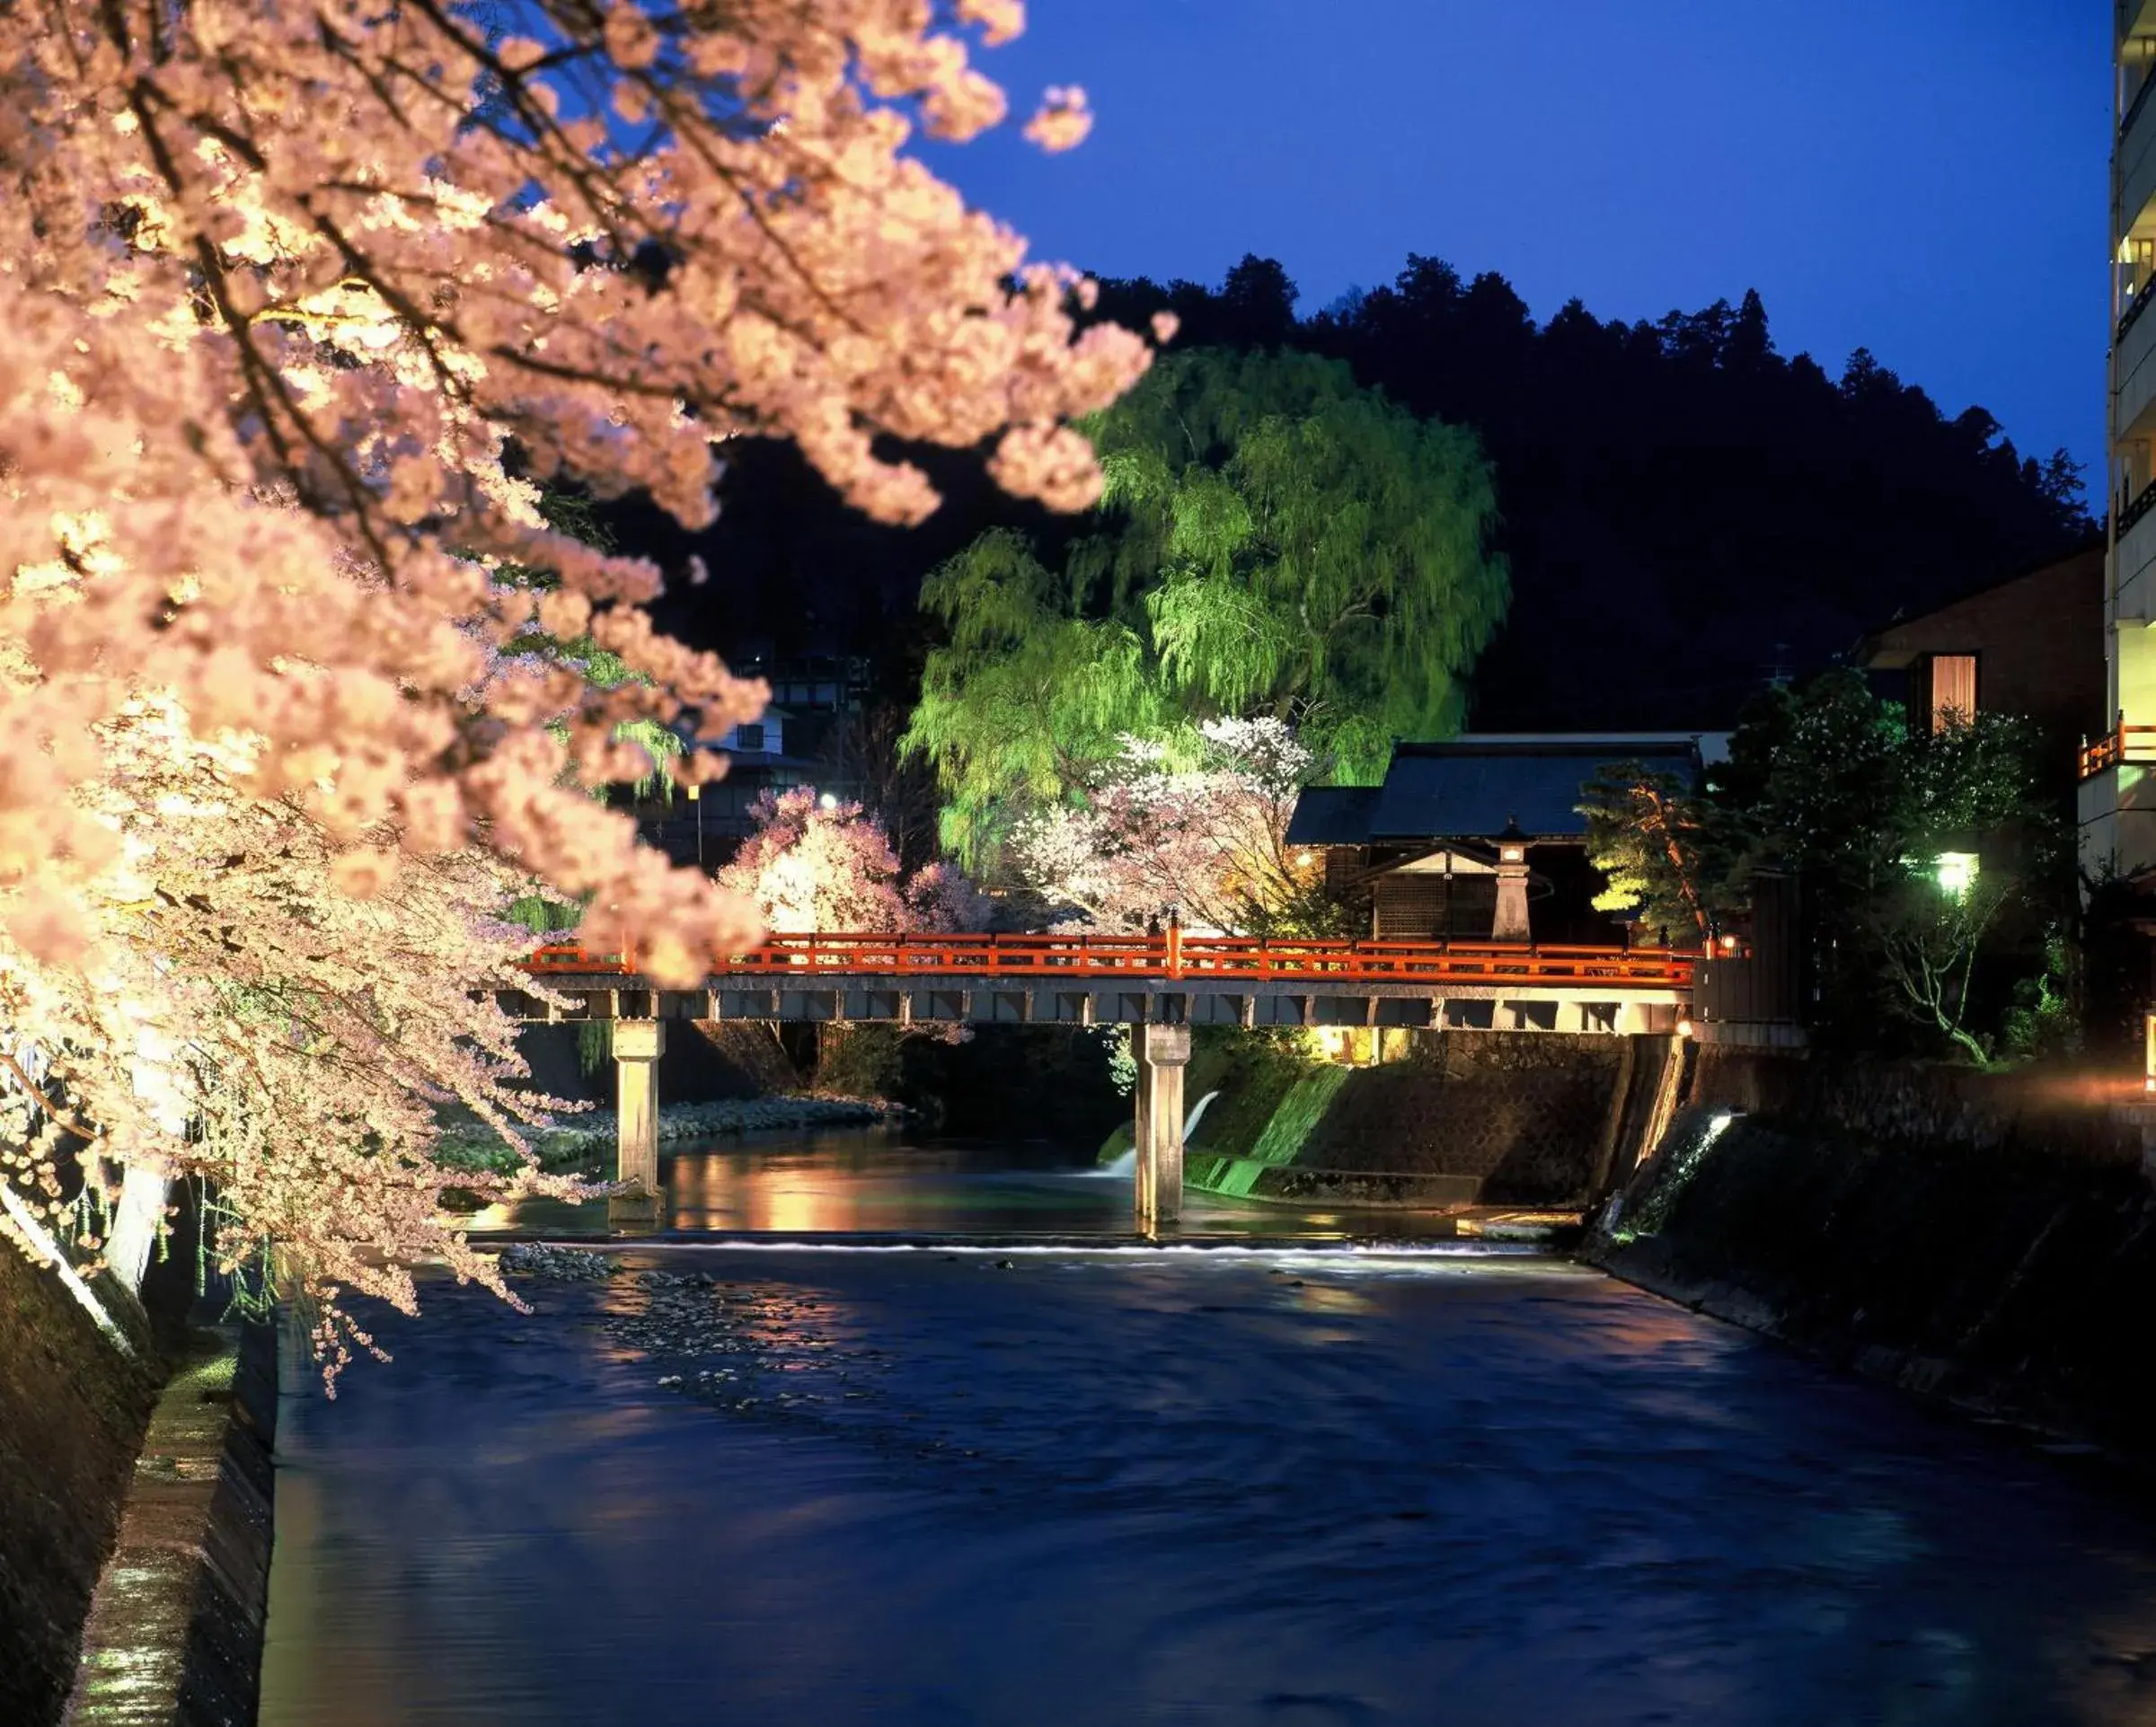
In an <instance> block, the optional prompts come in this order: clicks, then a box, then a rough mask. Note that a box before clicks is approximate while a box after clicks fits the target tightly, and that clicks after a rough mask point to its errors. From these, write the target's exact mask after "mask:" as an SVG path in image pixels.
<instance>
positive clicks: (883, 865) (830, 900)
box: [718, 786, 988, 934]
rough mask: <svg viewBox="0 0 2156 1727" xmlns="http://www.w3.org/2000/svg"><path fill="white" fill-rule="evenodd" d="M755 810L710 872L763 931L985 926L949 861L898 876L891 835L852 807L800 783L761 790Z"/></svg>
mask: <svg viewBox="0 0 2156 1727" xmlns="http://www.w3.org/2000/svg"><path fill="white" fill-rule="evenodd" d="M755 823H756V827H755V833H752V834H750V836H749V837H748V840H747V842H746V843H745V844H744V845H743V846H742V848H741V850H740V851H739V853H738V854H737V855H736V857H735V858H734V859H733V861H732V862H731V863H729V864H728V865H727V866H726V867H725V868H723V869H721V870H720V871H719V877H718V878H719V883H720V886H722V887H725V888H729V889H730V890H731V891H732V892H734V893H736V894H739V895H741V897H742V898H743V899H745V900H746V901H747V902H748V903H749V904H751V905H753V906H754V907H755V912H756V915H757V917H758V919H759V920H760V921H762V922H763V924H764V927H765V928H766V929H768V930H773V931H774V932H776V933H779V934H787V933H812V932H814V931H817V930H824V931H826V932H828V933H833V934H840V933H844V932H847V931H870V930H979V929H982V928H984V927H985V925H986V923H987V921H988V907H987V903H986V902H985V900H984V899H982V897H981V896H980V894H978V893H977V892H976V890H975V889H974V886H973V885H972V884H971V883H970V882H968V880H967V879H966V878H965V877H964V876H963V875H961V874H960V873H959V871H957V870H955V869H953V868H950V866H949V865H947V864H941V863H932V864H929V865H928V866H926V867H925V868H922V869H919V870H916V871H915V873H914V874H913V876H911V877H906V876H904V875H903V873H902V872H901V870H900V868H899V864H898V854H897V850H894V849H893V847H892V845H891V839H890V835H889V834H888V833H885V831H884V829H883V824H881V823H879V821H877V820H876V819H875V817H874V816H872V815H869V814H868V813H867V812H866V811H865V810H864V809H862V806H860V805H859V804H855V803H848V802H844V801H842V800H840V799H838V798H830V799H828V800H826V799H825V798H823V797H818V796H817V792H816V790H815V789H813V788H812V787H806V786H804V787H800V788H797V789H793V790H791V791H781V792H768V791H767V792H765V793H764V795H763V796H762V797H759V798H757V799H756V802H755Z"/></svg>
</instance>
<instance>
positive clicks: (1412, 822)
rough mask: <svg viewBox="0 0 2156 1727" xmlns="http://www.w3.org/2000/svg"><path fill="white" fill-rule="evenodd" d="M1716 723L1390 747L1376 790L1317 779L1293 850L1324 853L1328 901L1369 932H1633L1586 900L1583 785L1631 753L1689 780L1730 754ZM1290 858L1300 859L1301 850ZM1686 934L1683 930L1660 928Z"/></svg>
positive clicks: (1551, 940)
mask: <svg viewBox="0 0 2156 1727" xmlns="http://www.w3.org/2000/svg"><path fill="white" fill-rule="evenodd" d="M1727 742H1728V740H1727V735H1726V734H1722V733H1714V732H1706V733H1700V732H1651V733H1646V734H1641V735H1627V734H1622V733H1615V732H1513V733H1500V732H1483V733H1472V732H1471V733H1467V734H1465V735H1463V736H1459V737H1454V738H1450V739H1447V740H1446V741H1445V742H1444V743H1441V744H1401V745H1398V746H1396V747H1395V749H1394V750H1393V753H1392V762H1390V763H1389V764H1388V765H1387V767H1386V770H1385V778H1384V783H1383V784H1382V785H1377V786H1313V787H1312V788H1311V789H1309V790H1307V791H1305V792H1304V793H1303V796H1302V797H1301V798H1300V799H1299V800H1298V801H1297V803H1296V805H1295V809H1294V815H1293V816H1291V817H1290V818H1289V821H1288V827H1287V844H1288V846H1289V848H1290V850H1291V853H1300V854H1305V855H1307V857H1308V859H1309V866H1310V867H1311V868H1315V867H1317V865H1318V863H1319V861H1320V859H1322V862H1323V866H1324V871H1325V883H1326V887H1327V889H1328V891H1329V892H1330V894H1332V896H1333V897H1334V898H1335V899H1337V900H1339V901H1340V902H1341V903H1344V904H1346V905H1347V906H1348V907H1350V908H1351V910H1352V912H1353V913H1354V915H1355V917H1356V921H1357V922H1358V923H1359V924H1361V925H1362V926H1363V928H1364V929H1365V931H1366V933H1367V934H1368V935H1369V936H1370V938H1373V939H1376V940H1384V939H1395V940H1403V941H1406V940H1414V941H1427V940H1430V939H1433V938H1437V939H1447V938H1449V939H1452V940H1456V941H1490V940H1498V941H1533V942H1539V943H1544V944H1572V943H1585V944H1592V945H1595V946H1603V945H1614V944H1617V943H1621V942H1623V941H1625V940H1626V939H1627V938H1628V936H1631V935H1637V936H1638V937H1639V939H1640V940H1641V941H1643V942H1646V943H1648V944H1655V945H1658V944H1659V943H1660V941H1661V940H1662V938H1663V935H1664V933H1665V932H1662V931H1658V930H1645V931H1633V930H1628V928H1627V926H1626V925H1625V924H1624V923H1623V922H1622V921H1620V920H1618V919H1616V918H1613V917H1612V916H1611V915H1610V914H1608V913H1606V912H1598V911H1596V910H1595V906H1594V900H1595V895H1596V894H1599V893H1600V892H1601V891H1602V890H1603V888H1604V886H1606V885H1607V884H1606V883H1605V881H1604V877H1603V875H1602V872H1601V871H1600V870H1598V869H1596V868H1595V866H1594V865H1593V864H1592V863H1590V862H1589V861H1588V860H1587V850H1586V840H1587V822H1586V816H1584V815H1581V814H1580V813H1579V807H1578V806H1579V804H1580V801H1581V798H1582V796H1583V788H1585V787H1586V784H1587V783H1588V782H1589V781H1590V780H1595V779H1596V778H1597V777H1599V776H1600V774H1601V773H1602V771H1603V770H1604V769H1605V768H1609V767H1613V766H1616V765H1617V764H1619V763H1621V762H1638V763H1639V764H1640V765H1641V766H1643V767H1645V768H1646V769H1648V771H1650V772H1659V773H1668V774H1672V775H1674V776H1676V777H1677V778H1679V779H1683V780H1698V779H1699V778H1700V777H1701V774H1702V773H1703V771H1704V770H1705V767H1706V765H1707V763H1709V762H1714V761H1719V760H1720V759H1721V758H1722V757H1723V755H1724V754H1725V753H1727ZM1298 860H1300V859H1298ZM1667 933H1668V934H1669V935H1670V936H1672V937H1674V938H1676V939H1677V940H1678V941H1679V942H1680V943H1681V944H1682V943H1683V942H1684V941H1685V939H1686V938H1687V937H1688V936H1689V935H1690V933H1691V932H1688V931H1683V930H1673V931H1669V932H1667Z"/></svg>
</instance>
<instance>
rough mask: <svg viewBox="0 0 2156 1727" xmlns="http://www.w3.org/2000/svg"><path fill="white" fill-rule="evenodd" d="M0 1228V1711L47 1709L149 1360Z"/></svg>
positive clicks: (118, 1484) (72, 1640)
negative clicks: (123, 1344) (106, 1330)
mask: <svg viewBox="0 0 2156 1727" xmlns="http://www.w3.org/2000/svg"><path fill="white" fill-rule="evenodd" d="M133 1345H134V1347H135V1349H136V1352H137V1353H133V1354H129V1353H126V1352H125V1351H123V1350H122V1349H121V1348H120V1347H119V1346H118V1345H117V1344H114V1343H113V1342H112V1341H111V1340H110V1338H108V1337H107V1336H106V1335H104V1334H103V1333H102V1332H101V1331H100V1330H99V1328H98V1326H97V1325H96V1323H95V1322H94V1321H93V1319H92V1318H91V1317H90V1315H89V1314H88V1313H87V1312H86V1311H84V1308H82V1307H81V1306H80V1305H79V1304H78V1303H77V1302H76V1301H75V1299H74V1298H73V1297H72V1296H70V1295H69V1294H68V1292H67V1291H66V1288H65V1287H64V1286H63V1285H62V1284H61V1282H60V1281H59V1279H58V1278H57V1277H56V1276H55V1275H54V1274H53V1273H51V1272H50V1271H49V1270H46V1269H44V1268H43V1267H41V1266H39V1265H35V1264H31V1261H30V1260H28V1259H26V1258H25V1257H24V1256H22V1254H21V1253H19V1252H17V1251H16V1249H15V1248H14V1247H11V1246H9V1245H8V1244H7V1243H6V1242H4V1241H0V1722H6V1723H23V1727H41V1723H48V1722H53V1721H57V1720H58V1719H59V1714H60V1710H61V1706H62V1705H63V1704H64V1703H65V1702H66V1697H67V1691H68V1687H69V1686H70V1685H71V1684H72V1683H73V1681H74V1679H75V1652H76V1648H77V1645H78V1640H79V1638H80V1635H81V1632H82V1625H83V1619H84V1615H85V1614H86V1613H87V1612H88V1610H89V1606H90V1597H91V1591H92V1590H93V1587H94V1586H95V1584H96V1582H97V1577H98V1571H99V1568H100V1565H101V1564H102V1561H103V1559H104V1556H105V1554H106V1551H107V1550H108V1549H109V1548H110V1546H111V1545H112V1538H113V1535H114V1532H115V1531H116V1530H117V1529H118V1528H119V1515H120V1503H121V1499H122V1496H123V1494H125V1493H126V1491H127V1486H128V1481H129V1479H130V1477H131V1476H132V1474H133V1470H134V1467H135V1452H136V1446H137V1442H138V1441H139V1440H140V1439H141V1437H142V1432H143V1425H144V1423H145V1422H146V1420H147V1419H148V1417H149V1413H150V1406H151V1404H152V1401H153V1400H154V1398H155V1395H156V1386H157V1379H158V1377H159V1370H158V1368H157V1367H156V1365H155V1356H154V1354H153V1353H152V1351H151V1346H150V1341H149V1337H148V1335H147V1332H146V1331H144V1332H142V1333H141V1334H140V1335H137V1336H136V1337H135V1338H134V1339H133Z"/></svg>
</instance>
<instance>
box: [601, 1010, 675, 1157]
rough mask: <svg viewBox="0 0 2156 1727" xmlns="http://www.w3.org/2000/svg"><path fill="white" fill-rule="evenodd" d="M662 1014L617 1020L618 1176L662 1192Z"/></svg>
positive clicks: (664, 1027)
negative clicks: (660, 1167)
mask: <svg viewBox="0 0 2156 1727" xmlns="http://www.w3.org/2000/svg"><path fill="white" fill-rule="evenodd" d="M666 1046H667V1022H666V1021H665V1020H663V1019H617V1020H615V1021H614V1179H615V1180H616V1181H619V1182H623V1183H625V1184H632V1185H633V1186H634V1188H635V1190H636V1191H637V1192H638V1193H640V1194H642V1195H644V1196H645V1197H648V1198H650V1199H657V1198H658V1057H659V1053H660V1052H661V1051H662V1050H664V1049H665V1048H666Z"/></svg>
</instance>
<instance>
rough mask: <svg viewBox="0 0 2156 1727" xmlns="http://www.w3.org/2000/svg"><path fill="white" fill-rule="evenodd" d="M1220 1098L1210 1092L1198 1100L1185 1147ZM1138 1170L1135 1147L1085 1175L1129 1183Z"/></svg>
mask: <svg viewBox="0 0 2156 1727" xmlns="http://www.w3.org/2000/svg"><path fill="white" fill-rule="evenodd" d="M1219 1096H1220V1093H1218V1092H1217V1091H1208V1092H1207V1093H1206V1095H1205V1096H1204V1097H1200V1098H1199V1099H1198V1100H1197V1106H1196V1107H1195V1108H1193V1109H1192V1110H1191V1112H1190V1116H1189V1119H1188V1121H1186V1122H1184V1123H1183V1143H1184V1144H1185V1145H1188V1144H1189V1143H1190V1136H1191V1135H1192V1134H1193V1133H1195V1132H1197V1124H1198V1123H1199V1122H1200V1121H1201V1120H1202V1119H1203V1118H1204V1116H1205V1113H1206V1105H1207V1104H1209V1103H1211V1102H1212V1101H1213V1100H1214V1098H1215V1097H1219ZM1137 1169H1138V1153H1137V1149H1136V1147H1135V1146H1134V1147H1132V1149H1131V1150H1128V1151H1126V1152H1124V1153H1123V1155H1122V1156H1121V1157H1119V1158H1118V1159H1116V1160H1115V1161H1114V1162H1113V1163H1104V1164H1102V1165H1101V1166H1100V1167H1099V1168H1097V1169H1089V1170H1087V1171H1086V1172H1085V1173H1086V1174H1087V1175H1089V1176H1109V1177H1111V1178H1113V1179H1117V1180H1121V1181H1128V1180H1129V1179H1130V1178H1131V1177H1132V1176H1135V1175H1136V1173H1137Z"/></svg>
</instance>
